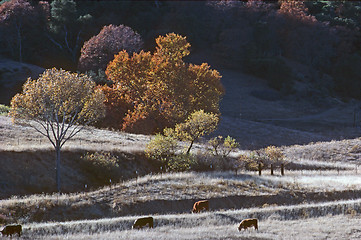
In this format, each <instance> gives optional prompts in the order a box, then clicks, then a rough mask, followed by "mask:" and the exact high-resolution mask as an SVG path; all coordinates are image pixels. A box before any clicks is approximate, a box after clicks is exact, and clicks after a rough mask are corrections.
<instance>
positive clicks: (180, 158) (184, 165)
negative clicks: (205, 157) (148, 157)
mask: <svg viewBox="0 0 361 240" xmlns="http://www.w3.org/2000/svg"><path fill="white" fill-rule="evenodd" d="M196 164H197V158H196V157H195V156H193V155H190V154H178V155H174V156H173V157H171V158H170V159H169V161H168V165H167V169H168V170H170V171H173V172H184V171H190V170H192V169H193V167H194V166H195V165H196Z"/></svg>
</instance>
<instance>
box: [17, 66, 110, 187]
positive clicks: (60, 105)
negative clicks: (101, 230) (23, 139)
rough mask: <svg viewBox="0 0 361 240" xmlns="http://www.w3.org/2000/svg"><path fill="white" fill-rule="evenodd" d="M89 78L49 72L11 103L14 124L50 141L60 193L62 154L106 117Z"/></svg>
mask: <svg viewBox="0 0 361 240" xmlns="http://www.w3.org/2000/svg"><path fill="white" fill-rule="evenodd" d="M94 87H95V84H94V82H93V81H92V80H91V78H90V77H88V76H86V75H79V74H76V73H70V72H68V71H65V70H58V69H55V68H53V69H48V70H45V71H44V73H43V74H42V75H40V77H39V78H38V79H36V80H32V79H30V78H29V79H28V80H27V81H26V83H25V84H24V86H23V91H22V93H18V94H16V95H15V96H14V97H13V99H12V100H11V103H10V105H11V112H10V115H11V116H12V118H13V120H14V122H16V123H20V124H24V125H28V126H31V127H32V128H34V129H35V130H36V131H37V132H39V133H40V134H41V135H43V136H45V137H47V138H48V139H49V141H50V143H51V144H52V145H53V147H54V149H55V152H56V185H57V190H58V192H60V190H61V186H60V174H61V172H60V151H61V148H62V147H63V145H64V144H65V143H66V142H67V141H68V140H69V139H71V138H72V137H74V136H75V135H76V134H77V133H79V132H80V131H81V130H82V129H84V127H85V126H86V125H88V124H90V123H93V122H94V121H96V120H97V119H100V118H102V117H103V116H104V105H103V102H104V95H103V93H102V92H101V91H100V90H94Z"/></svg>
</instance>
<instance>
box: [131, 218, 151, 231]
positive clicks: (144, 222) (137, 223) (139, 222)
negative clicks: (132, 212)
mask: <svg viewBox="0 0 361 240" xmlns="http://www.w3.org/2000/svg"><path fill="white" fill-rule="evenodd" d="M153 221H154V220H153V218H152V217H143V218H138V219H136V220H135V221H134V224H133V226H132V229H134V228H136V229H140V228H142V227H145V225H147V224H148V227H149V228H153Z"/></svg>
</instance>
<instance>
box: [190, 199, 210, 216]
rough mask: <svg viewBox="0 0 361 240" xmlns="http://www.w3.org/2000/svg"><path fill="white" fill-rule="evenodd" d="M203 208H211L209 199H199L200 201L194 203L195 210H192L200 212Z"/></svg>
mask: <svg viewBox="0 0 361 240" xmlns="http://www.w3.org/2000/svg"><path fill="white" fill-rule="evenodd" d="M202 210H206V211H208V210H209V201H208V200H202V201H198V202H195V203H194V205H193V210H192V212H193V213H199V212H201V211H202Z"/></svg>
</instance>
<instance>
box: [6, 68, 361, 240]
mask: <svg viewBox="0 0 361 240" xmlns="http://www.w3.org/2000/svg"><path fill="white" fill-rule="evenodd" d="M221 74H222V75H223V76H224V78H223V80H222V81H223V82H224V84H225V86H226V91H227V92H226V96H225V97H224V99H223V101H222V106H221V111H222V120H221V124H220V127H219V129H218V130H217V132H216V133H215V134H214V135H219V134H220V135H223V136H226V135H230V136H232V137H234V138H236V139H237V140H238V141H239V142H240V143H241V145H240V148H239V149H237V151H235V152H234V153H233V155H232V156H233V157H235V158H237V157H238V156H239V155H240V154H249V153H250V152H251V150H253V149H259V148H262V147H265V146H269V145H277V146H280V148H281V149H282V151H283V153H284V155H285V163H286V172H285V176H281V175H280V173H279V169H276V170H275V175H274V176H271V175H270V172H269V171H268V170H266V171H263V172H262V175H261V176H259V175H258V173H257V172H251V171H245V170H244V169H239V171H238V172H237V173H236V172H234V171H232V172H225V171H223V172H221V171H212V172H184V173H163V174H160V172H159V169H158V168H157V166H155V165H154V163H153V162H150V161H149V160H147V159H145V158H144V156H143V155H142V151H143V150H144V147H145V145H146V143H147V142H148V141H149V140H150V139H151V136H145V135H134V134H127V133H122V132H118V131H111V130H107V129H96V128H91V127H89V128H86V129H85V131H83V132H81V133H79V135H77V136H76V137H75V138H74V139H72V140H70V141H69V142H68V143H67V144H65V145H64V148H63V150H62V152H63V153H62V164H63V175H62V184H63V188H64V189H65V191H64V193H62V194H53V193H52V191H53V190H54V189H53V187H54V185H55V183H54V174H55V171H53V169H54V165H55V160H54V157H55V156H54V152H53V149H52V148H51V146H50V144H49V143H48V142H47V140H46V139H45V138H43V137H41V136H40V135H39V134H37V133H36V132H35V131H34V130H33V129H31V128H26V127H23V126H18V125H14V124H12V122H11V120H10V118H8V117H6V116H0V165H1V168H0V199H1V200H0V224H1V225H5V224H8V223H20V224H22V225H23V236H22V237H21V238H22V239H157V240H158V239H359V238H360V237H361V228H360V227H359V226H360V223H361V200H360V199H361V190H360V189H361V168H360V163H361V162H360V154H361V139H360V138H359V136H360V133H361V130H360V127H359V120H358V115H357V114H358V112H356V113H357V114H356V127H354V122H353V119H354V118H353V116H354V115H353V114H354V109H355V107H356V106H358V104H359V103H358V102H349V103H342V102H339V101H337V100H335V99H331V98H328V99H323V100H322V101H318V102H317V101H316V102H317V104H316V103H315V100H314V99H313V100H312V99H311V100H310V99H302V98H300V99H297V98H296V97H294V98H292V99H290V98H289V97H288V98H280V97H277V98H276V97H275V96H276V95H274V94H275V93H274V92H272V90H270V89H269V88H268V87H266V86H265V85H264V84H262V80H261V79H257V78H253V77H249V76H245V75H243V74H239V73H236V72H233V71H223V72H221ZM235 82H236V83H237V84H235ZM267 96H268V98H267ZM271 97H272V98H271ZM204 142H205V139H203V140H202V141H201V142H199V143H198V144H197V145H196V146H195V147H194V149H193V153H197V152H198V151H201V150H203V149H204V148H205V146H204ZM99 151H106V152H111V153H112V154H114V155H116V156H118V157H119V159H121V164H122V165H121V168H122V178H120V179H113V181H112V184H111V185H109V184H107V185H105V186H104V184H103V185H101V184H99V183H98V184H97V181H96V179H93V176H92V175H91V174H89V173H88V172H86V171H85V170H84V169H83V166H84V165H83V164H84V163H83V162H81V161H80V160H79V159H81V156H83V155H84V154H85V153H86V152H99ZM104 174H106V173H104ZM85 186H87V188H85ZM200 199H209V200H210V212H207V213H201V214H190V210H191V208H192V205H193V203H194V201H196V200H200ZM148 215H152V216H153V217H154V219H155V228H154V229H143V230H139V231H135V230H131V225H132V223H133V222H134V220H135V219H136V218H137V217H139V216H148ZM249 217H257V218H258V219H259V221H260V222H259V231H255V230H253V229H250V230H247V231H244V232H241V233H240V232H238V230H237V223H239V221H241V220H242V219H244V218H249Z"/></svg>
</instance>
